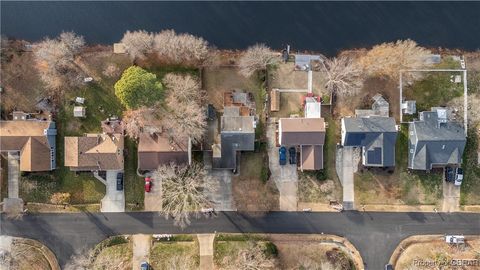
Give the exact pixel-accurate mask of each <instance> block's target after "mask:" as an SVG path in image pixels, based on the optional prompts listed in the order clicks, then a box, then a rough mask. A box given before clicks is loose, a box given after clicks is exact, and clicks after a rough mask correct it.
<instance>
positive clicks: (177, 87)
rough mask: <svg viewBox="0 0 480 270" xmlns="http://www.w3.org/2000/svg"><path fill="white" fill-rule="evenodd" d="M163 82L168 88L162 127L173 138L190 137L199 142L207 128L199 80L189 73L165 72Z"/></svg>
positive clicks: (204, 94)
mask: <svg viewBox="0 0 480 270" xmlns="http://www.w3.org/2000/svg"><path fill="white" fill-rule="evenodd" d="M163 82H164V84H165V85H166V87H167V90H168V92H167V98H166V105H167V112H166V113H165V114H164V117H163V124H164V127H165V128H166V129H167V130H169V131H170V134H171V136H172V137H174V138H175V137H190V138H191V139H192V140H193V141H195V142H199V141H200V140H201V139H202V138H203V136H204V133H205V130H206V128H207V122H206V118H205V108H203V107H202V102H203V101H204V100H205V98H206V93H205V91H203V90H201V89H200V82H199V81H198V80H197V79H196V78H194V77H192V76H190V75H184V76H183V75H176V74H167V75H166V76H165V78H164V80H163Z"/></svg>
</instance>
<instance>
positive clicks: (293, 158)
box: [288, 146, 297, 164]
mask: <svg viewBox="0 0 480 270" xmlns="http://www.w3.org/2000/svg"><path fill="white" fill-rule="evenodd" d="M288 154H289V155H288V160H289V161H290V164H297V148H295V147H293V146H292V147H290V148H288Z"/></svg>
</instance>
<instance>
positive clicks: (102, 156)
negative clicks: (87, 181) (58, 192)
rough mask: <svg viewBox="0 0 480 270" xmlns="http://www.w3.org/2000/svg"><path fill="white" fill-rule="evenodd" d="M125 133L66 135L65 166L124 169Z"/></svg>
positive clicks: (85, 169)
mask: <svg viewBox="0 0 480 270" xmlns="http://www.w3.org/2000/svg"><path fill="white" fill-rule="evenodd" d="M123 149H124V145H123V135H121V134H112V135H105V134H87V135H86V136H84V137H65V166H68V167H70V168H71V169H72V170H76V171H91V170H102V171H104V170H123Z"/></svg>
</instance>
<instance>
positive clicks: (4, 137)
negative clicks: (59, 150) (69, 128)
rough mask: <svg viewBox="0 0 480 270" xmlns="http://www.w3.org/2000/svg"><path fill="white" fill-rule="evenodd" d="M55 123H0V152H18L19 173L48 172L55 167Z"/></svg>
mask: <svg viewBox="0 0 480 270" xmlns="http://www.w3.org/2000/svg"><path fill="white" fill-rule="evenodd" d="M56 135H57V130H56V128H55V122H52V121H40V120H35V119H32V120H24V119H22V118H21V117H20V119H19V120H15V121H0V152H19V154H20V171H26V172H35V171H50V170H53V169H55V167H56V159H55V152H56V145H55V137H56Z"/></svg>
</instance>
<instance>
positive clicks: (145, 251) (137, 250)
mask: <svg viewBox="0 0 480 270" xmlns="http://www.w3.org/2000/svg"><path fill="white" fill-rule="evenodd" d="M132 242H133V258H132V269H133V270H137V269H139V268H140V264H141V263H142V262H148V255H149V254H150V246H151V245H152V240H151V237H150V235H145V234H135V235H132Z"/></svg>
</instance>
